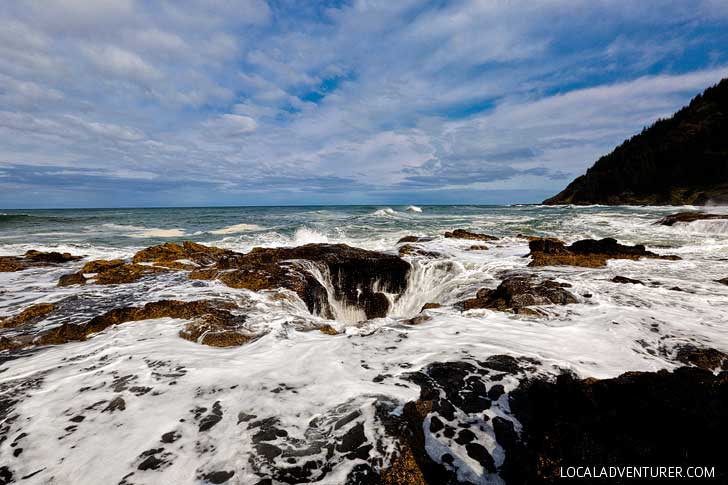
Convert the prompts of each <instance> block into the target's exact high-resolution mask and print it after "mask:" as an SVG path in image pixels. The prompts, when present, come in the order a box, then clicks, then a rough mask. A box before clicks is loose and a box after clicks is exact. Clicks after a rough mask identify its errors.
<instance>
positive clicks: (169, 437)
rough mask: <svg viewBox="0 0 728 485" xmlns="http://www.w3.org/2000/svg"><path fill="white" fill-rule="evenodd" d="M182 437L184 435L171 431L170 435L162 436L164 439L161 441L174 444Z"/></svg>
mask: <svg viewBox="0 0 728 485" xmlns="http://www.w3.org/2000/svg"><path fill="white" fill-rule="evenodd" d="M181 437H182V434H181V433H180V432H178V431H169V432H168V433H164V434H163V435H162V438H161V439H160V440H159V441H161V442H162V443H174V442H175V441H177V440H178V439H180V438H181Z"/></svg>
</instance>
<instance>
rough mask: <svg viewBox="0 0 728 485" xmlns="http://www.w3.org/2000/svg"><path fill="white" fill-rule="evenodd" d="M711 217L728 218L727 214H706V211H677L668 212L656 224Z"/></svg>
mask: <svg viewBox="0 0 728 485" xmlns="http://www.w3.org/2000/svg"><path fill="white" fill-rule="evenodd" d="M711 219H728V214H708V213H706V212H699V211H692V212H678V213H676V214H670V215H669V216H665V217H663V218H662V219H660V220H659V221H657V223H656V224H660V225H663V226H672V225H674V224H676V223H678V222H681V223H688V222H693V221H705V220H711Z"/></svg>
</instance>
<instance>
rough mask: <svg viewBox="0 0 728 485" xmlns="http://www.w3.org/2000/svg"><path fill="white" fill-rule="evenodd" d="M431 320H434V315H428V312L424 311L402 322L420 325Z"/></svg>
mask: <svg viewBox="0 0 728 485" xmlns="http://www.w3.org/2000/svg"><path fill="white" fill-rule="evenodd" d="M430 320H432V317H431V316H430V315H427V314H426V313H423V314H421V315H416V316H414V317H412V318H407V319H405V320H402V323H403V324H405V325H420V324H422V323H425V322H429V321H430Z"/></svg>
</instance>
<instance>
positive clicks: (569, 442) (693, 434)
mask: <svg viewBox="0 0 728 485" xmlns="http://www.w3.org/2000/svg"><path fill="white" fill-rule="evenodd" d="M510 408H511V410H512V412H513V414H514V416H515V417H516V419H518V421H519V422H520V423H521V424H522V426H523V431H522V434H521V439H520V440H519V441H518V442H517V443H515V444H514V443H513V441H512V440H511V439H510V438H507V439H505V440H502V441H501V440H499V443H500V444H501V445H503V446H504V448H505V451H506V461H505V463H504V465H503V467H502V468H501V470H500V473H501V476H502V477H503V478H504V479H505V480H506V482H507V483H519V484H520V483H523V484H531V483H534V484H535V483H539V484H541V483H560V482H561V481H562V479H561V478H560V476H559V467H561V466H564V467H566V466H607V467H608V466H624V465H625V464H629V465H630V466H657V465H664V466H683V467H684V468H685V467H688V466H697V463H700V466H715V475H716V480H717V481H718V482H720V483H724V482H725V481H726V480H727V479H728V470H726V469H725V467H724V466H722V464H723V463H724V462H725V456H724V453H723V448H722V447H721V446H716V444H715V441H714V440H713V439H710V437H722V436H725V434H726V432H728V374H727V373H725V372H723V373H721V374H719V375H717V376H716V375H713V373H711V372H709V371H706V370H703V369H699V368H694V367H683V368H680V369H676V370H675V371H674V372H672V373H671V372H668V371H664V370H663V371H659V372H628V373H626V374H622V375H621V376H619V377H617V378H614V379H604V380H596V379H584V380H579V379H576V378H574V377H572V376H570V375H566V374H564V375H561V376H559V377H558V378H557V379H556V380H555V382H553V381H548V380H542V379H536V380H530V381H529V380H525V381H522V383H521V385H520V386H519V387H518V388H517V389H516V390H514V391H512V392H511V393H510ZM599 483H601V482H599ZM609 483H626V482H621V481H619V480H616V481H615V480H612V481H610V482H609ZM630 483H631V482H630Z"/></svg>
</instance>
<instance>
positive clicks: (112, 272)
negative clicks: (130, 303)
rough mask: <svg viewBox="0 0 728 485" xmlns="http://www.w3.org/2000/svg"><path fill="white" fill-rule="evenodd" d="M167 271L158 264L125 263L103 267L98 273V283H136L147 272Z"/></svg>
mask: <svg viewBox="0 0 728 485" xmlns="http://www.w3.org/2000/svg"><path fill="white" fill-rule="evenodd" d="M165 271H167V270H166V269H164V268H159V267H156V266H146V265H141V264H133V263H132V264H126V263H125V264H121V265H116V266H110V267H108V268H105V269H101V270H100V271H99V272H98V273H97V274H96V284H99V285H120V284H125V283H134V282H135V281H138V280H139V279H140V278H141V277H142V276H145V275H147V274H153V273H163V272H165Z"/></svg>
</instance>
